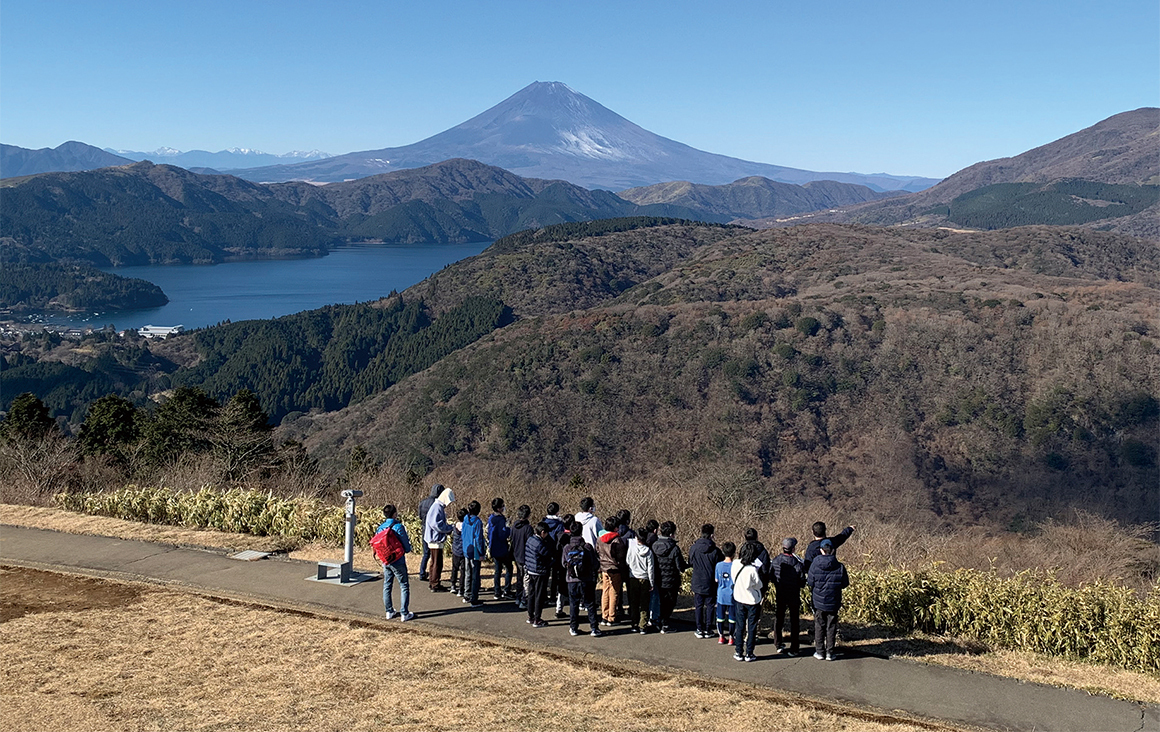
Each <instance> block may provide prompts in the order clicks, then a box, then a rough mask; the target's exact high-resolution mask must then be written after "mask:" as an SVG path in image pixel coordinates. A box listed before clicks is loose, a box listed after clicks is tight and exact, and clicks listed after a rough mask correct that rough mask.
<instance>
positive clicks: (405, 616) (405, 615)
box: [399, 612, 415, 623]
mask: <svg viewBox="0 0 1160 732" xmlns="http://www.w3.org/2000/svg"><path fill="white" fill-rule="evenodd" d="M414 619H415V613H412V612H405V613H403V614H402V615H400V616H399V620H400V621H402V622H404V623H405V622H407V621H408V620H414Z"/></svg>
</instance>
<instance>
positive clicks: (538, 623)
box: [532, 620, 548, 628]
mask: <svg viewBox="0 0 1160 732" xmlns="http://www.w3.org/2000/svg"><path fill="white" fill-rule="evenodd" d="M532 627H533V628H547V627H548V624H547V623H546V622H544V621H543V620H537V621H536V622H534V623H532Z"/></svg>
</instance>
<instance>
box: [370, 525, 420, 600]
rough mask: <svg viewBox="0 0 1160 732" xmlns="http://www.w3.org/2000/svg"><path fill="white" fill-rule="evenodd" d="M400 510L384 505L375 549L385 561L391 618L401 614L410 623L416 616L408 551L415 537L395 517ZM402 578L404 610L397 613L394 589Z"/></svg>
mask: <svg viewBox="0 0 1160 732" xmlns="http://www.w3.org/2000/svg"><path fill="white" fill-rule="evenodd" d="M396 512H397V511H396V509H395V507H394V506H393V505H391V504H389V503H388V504H387V505H385V506H383V519H384V521H383V523H381V524H379V528H378V529H376V530H375V535H374V537H373V538H372V539H371V550H372V551H374V553H375V557H377V558H378V560H379V561H380V562H382V563H383V609H384V610H385V611H386V614H387V620H390V619H391V618H393V617H395V615H398V616H399V620H402V621H403V622H406V621H408V620H410V619H411V618H413V617H415V614H414V613H412V612H411V608H410V605H411V583H410V581H409V580H408V578H407V553H408V552H410V551H411V539H410V537H408V536H407V529H406V527H404V526H403V522H402V521H399V520H398V519H397V518H395V514H396ZM396 579H397V580H398V581H399V595H400V597H399V602H400V603H401V604H402V611H401V612H399V613H396V612H395V608H394V605H393V604H392V602H391V591H392V589H393V586H394V583H395V580H396Z"/></svg>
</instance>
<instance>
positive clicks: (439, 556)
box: [427, 547, 443, 589]
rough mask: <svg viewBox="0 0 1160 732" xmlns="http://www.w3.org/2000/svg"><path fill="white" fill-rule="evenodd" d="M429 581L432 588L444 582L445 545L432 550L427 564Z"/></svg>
mask: <svg viewBox="0 0 1160 732" xmlns="http://www.w3.org/2000/svg"><path fill="white" fill-rule="evenodd" d="M427 582H428V584H429V585H430V587H431V589H435V588H436V587H438V586H439V585H441V584H443V547H439V548H438V549H431V550H430V559H429V561H428V565H427Z"/></svg>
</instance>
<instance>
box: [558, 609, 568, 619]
mask: <svg viewBox="0 0 1160 732" xmlns="http://www.w3.org/2000/svg"><path fill="white" fill-rule="evenodd" d="M566 617H568V613H566V612H564V611H563V610H557V611H556V619H557V620H563V619H564V618H566Z"/></svg>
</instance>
